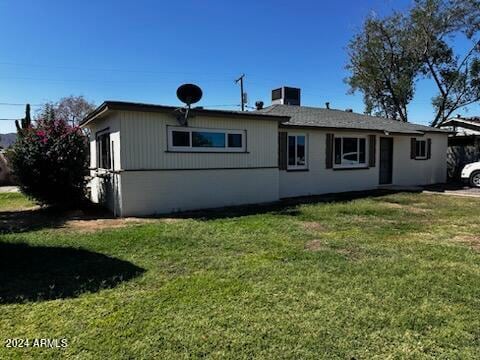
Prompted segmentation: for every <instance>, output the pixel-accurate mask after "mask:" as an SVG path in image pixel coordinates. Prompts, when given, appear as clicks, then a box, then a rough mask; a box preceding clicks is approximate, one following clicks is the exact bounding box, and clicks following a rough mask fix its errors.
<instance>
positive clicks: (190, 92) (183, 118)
mask: <svg viewBox="0 0 480 360" xmlns="http://www.w3.org/2000/svg"><path fill="white" fill-rule="evenodd" d="M202 95H203V93H202V89H200V88H199V87H198V86H197V85H194V84H183V85H181V86H180V87H179V88H178V89H177V97H178V99H179V100H180V101H181V102H183V103H185V104H186V105H187V106H185V108H179V109H176V110H175V113H176V115H175V116H176V118H177V121H178V123H179V124H180V125H182V126H188V117H189V112H190V106H191V105H192V104H195V103H196V102H199V101H200V99H201V98H202Z"/></svg>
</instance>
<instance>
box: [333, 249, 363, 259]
mask: <svg viewBox="0 0 480 360" xmlns="http://www.w3.org/2000/svg"><path fill="white" fill-rule="evenodd" d="M333 250H334V251H335V252H336V253H338V254H341V255H344V256H345V257H347V258H349V259H351V260H357V259H359V258H360V257H361V256H360V251H359V250H358V249H356V248H353V247H349V248H341V249H333Z"/></svg>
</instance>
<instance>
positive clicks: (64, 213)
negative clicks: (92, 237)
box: [0, 205, 113, 234]
mask: <svg viewBox="0 0 480 360" xmlns="http://www.w3.org/2000/svg"><path fill="white" fill-rule="evenodd" d="M111 218H113V216H112V214H111V213H110V212H108V211H107V210H105V209H103V208H101V207H100V206H97V205H90V206H88V207H84V208H83V209H77V210H64V209H58V208H54V207H44V208H42V207H36V208H33V209H22V210H15V211H0V234H8V233H22V232H28V231H35V230H41V229H48V228H49V229H51V228H60V227H62V226H63V225H64V224H65V223H66V222H67V221H68V220H92V219H111Z"/></svg>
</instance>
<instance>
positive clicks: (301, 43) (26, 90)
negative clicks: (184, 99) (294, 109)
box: [0, 0, 480, 133]
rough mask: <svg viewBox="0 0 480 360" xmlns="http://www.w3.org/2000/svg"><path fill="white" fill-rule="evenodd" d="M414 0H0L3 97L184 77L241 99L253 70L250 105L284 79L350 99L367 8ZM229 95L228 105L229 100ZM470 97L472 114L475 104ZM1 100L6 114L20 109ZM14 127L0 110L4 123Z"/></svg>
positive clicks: (415, 110) (149, 97)
mask: <svg viewBox="0 0 480 360" xmlns="http://www.w3.org/2000/svg"><path fill="white" fill-rule="evenodd" d="M409 3H410V1H409V0H401V1H398V0H397V1H389V0H387V1H385V0H362V1H358V0H356V1H355V0H335V1H328V2H327V1H325V2H324V1H302V0H295V1H283V0H277V1H259V0H257V1H251V0H242V1H211V0H203V1H193V0H183V1H168V2H167V1H153V0H138V1H131V0H129V1H123V0H117V1H106V0H99V1H90V0H86V1H78V0H76V1H73V0H63V1H59V0H57V1H54V0H48V1H33V0H32V1H27V0H0V34H1V41H0V103H14V104H17V103H20V104H22V103H26V102H29V103H31V104H39V103H43V102H46V101H56V100H58V99H59V98H61V97H63V96H67V95H71V94H73V95H84V96H85V97H86V98H88V99H90V100H92V101H94V102H95V103H96V104H97V105H98V104H100V103H101V102H102V101H104V100H107V99H110V100H129V101H141V102H151V103H160V104H172V105H175V104H178V103H179V102H178V100H177V99H176V96H175V90H176V88H177V86H178V85H179V84H181V83H184V82H194V83H197V84H199V85H200V86H201V87H202V88H203V90H204V98H203V99H202V101H201V103H199V105H203V106H206V107H208V106H213V107H217V106H216V105H222V107H221V108H235V106H234V105H235V104H238V103H239V89H238V87H237V86H236V85H235V84H234V82H233V80H234V79H235V77H237V76H238V75H240V74H241V73H245V74H246V82H245V86H246V91H247V92H248V95H249V101H250V105H253V104H254V102H255V100H259V99H261V100H263V101H264V102H265V103H266V104H269V102H270V90H271V89H272V88H274V87H278V86H281V85H291V86H298V87H300V88H302V95H303V99H302V103H303V104H304V105H312V106H324V103H325V102H326V101H330V103H331V104H332V107H335V108H339V109H344V108H353V109H354V110H355V111H358V112H363V104H362V99H361V96H360V95H359V94H358V95H356V96H352V95H347V86H346V85H345V83H344V81H343V80H344V78H345V77H346V75H347V72H346V70H345V64H346V62H347V54H346V45H347V43H348V41H349V39H350V38H351V37H352V35H353V34H354V33H355V32H356V31H357V30H358V29H359V28H360V26H361V24H362V22H363V20H364V19H365V17H366V16H367V15H368V14H369V13H371V12H372V11H374V12H376V13H377V14H380V15H383V14H387V13H389V12H391V11H392V9H398V10H401V9H404V8H405V7H407V6H408V5H409ZM432 90H433V88H432V87H431V85H429V84H428V83H421V84H420V86H419V89H418V91H417V96H416V99H415V102H414V103H412V106H411V107H410V120H411V121H413V122H419V123H427V122H428V121H429V120H431V118H432V108H431V105H430V97H431V94H432ZM226 105H230V107H229V106H226ZM478 110H479V107H472V108H471V109H470V113H469V114H472V115H473V114H474V113H475V112H476V113H478V112H480V111H478ZM23 112H24V107H23V106H4V105H0V118H19V117H21V116H23ZM13 130H14V126H13V123H12V122H7V121H0V133H5V132H10V131H13Z"/></svg>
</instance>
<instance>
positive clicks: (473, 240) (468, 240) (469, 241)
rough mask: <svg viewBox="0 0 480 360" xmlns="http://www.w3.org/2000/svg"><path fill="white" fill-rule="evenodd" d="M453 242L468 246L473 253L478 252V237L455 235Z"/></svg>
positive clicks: (479, 248) (479, 249)
mask: <svg viewBox="0 0 480 360" xmlns="http://www.w3.org/2000/svg"><path fill="white" fill-rule="evenodd" d="M453 241H455V242H459V243H462V244H465V245H468V246H470V247H471V248H472V249H473V250H475V251H480V236H477V235H457V236H455V237H454V238H453Z"/></svg>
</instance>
